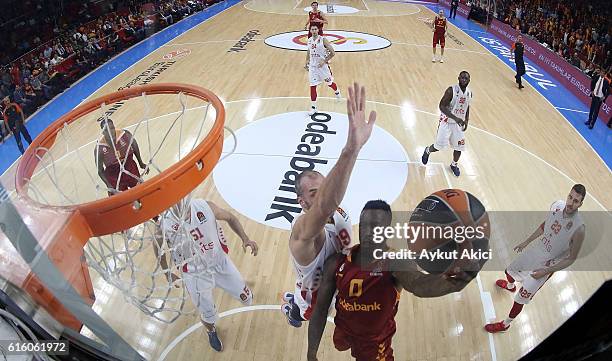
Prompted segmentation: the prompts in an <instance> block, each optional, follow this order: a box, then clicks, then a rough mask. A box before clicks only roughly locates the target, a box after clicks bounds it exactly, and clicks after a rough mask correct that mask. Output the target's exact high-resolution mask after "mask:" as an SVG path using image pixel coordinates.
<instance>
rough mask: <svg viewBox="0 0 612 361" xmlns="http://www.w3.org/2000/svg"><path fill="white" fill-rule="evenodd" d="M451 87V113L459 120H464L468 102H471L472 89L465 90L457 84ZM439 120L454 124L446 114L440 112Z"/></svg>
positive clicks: (468, 105)
mask: <svg viewBox="0 0 612 361" xmlns="http://www.w3.org/2000/svg"><path fill="white" fill-rule="evenodd" d="M452 88H453V99H452V100H451V102H450V108H451V113H452V114H453V115H455V116H456V117H458V118H459V119H461V120H465V115H466V114H467V111H468V108H469V107H470V103H471V102H472V91H471V90H470V88H465V92H464V91H463V90H461V87H460V86H459V84H455V85H453V86H452ZM440 121H441V122H448V123H449V124H455V123H456V122H455V121H454V120H452V119H449V118H448V117H447V116H446V115H444V114H440Z"/></svg>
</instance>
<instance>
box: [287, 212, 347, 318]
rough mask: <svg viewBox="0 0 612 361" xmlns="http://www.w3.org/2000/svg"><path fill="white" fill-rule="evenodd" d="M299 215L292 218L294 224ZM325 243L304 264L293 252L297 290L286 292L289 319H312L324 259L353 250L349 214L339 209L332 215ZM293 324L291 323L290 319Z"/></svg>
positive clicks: (325, 227) (326, 231) (326, 227)
mask: <svg viewBox="0 0 612 361" xmlns="http://www.w3.org/2000/svg"><path fill="white" fill-rule="evenodd" d="M299 217H300V216H298V217H296V218H295V219H294V220H293V224H295V222H296V221H297V219H299ZM324 231H325V242H324V243H323V248H321V250H320V251H319V253H317V255H316V257H315V259H314V260H313V261H312V262H310V263H309V264H308V265H305V266H303V265H301V264H300V263H299V262H297V261H296V259H295V257H293V255H291V261H292V263H293V269H294V270H295V272H296V275H297V279H296V281H295V293H287V294H285V295H284V296H283V298H284V300H285V301H287V303H288V304H289V307H291V309H290V311H289V312H290V321H291V320H299V321H305V320H309V319H310V315H311V314H312V310H313V307H312V305H314V303H315V302H316V300H317V290H318V289H319V285H320V283H321V277H322V276H323V266H324V264H325V261H326V260H327V259H328V258H329V257H330V256H333V255H334V254H336V253H340V252H343V251H346V250H348V249H350V246H351V239H352V233H353V232H352V229H351V220H350V218H349V216H348V214H347V213H346V212H345V211H344V210H343V209H342V208H338V209H337V210H336V211H335V212H334V214H333V215H332V216H331V217H329V220H328V221H327V224H325V226H324ZM290 324H291V322H290Z"/></svg>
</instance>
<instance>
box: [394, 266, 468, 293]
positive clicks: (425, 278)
mask: <svg viewBox="0 0 612 361" xmlns="http://www.w3.org/2000/svg"><path fill="white" fill-rule="evenodd" d="M400 262H401V264H400ZM395 264H396V266H395V267H397V268H396V269H398V268H400V267H401V268H402V269H404V270H402V271H395V272H393V277H395V279H396V282H397V284H398V285H399V286H401V287H402V288H403V289H404V290H406V291H408V292H410V293H412V294H414V295H415V296H417V297H423V298H428V297H440V296H444V295H447V294H449V293H453V292H459V291H461V290H463V289H464V288H465V286H467V285H468V284H469V283H470V281H471V280H472V279H473V278H474V277H475V276H476V273H474V274H473V275H469V274H467V273H465V272H463V271H461V272H457V273H454V274H452V275H450V274H426V273H423V272H420V271H419V270H418V269H417V267H416V264H414V262H412V261H406V260H402V261H399V260H398V261H396V262H395Z"/></svg>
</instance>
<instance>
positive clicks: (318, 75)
mask: <svg viewBox="0 0 612 361" xmlns="http://www.w3.org/2000/svg"><path fill="white" fill-rule="evenodd" d="M308 79H309V80H310V86H317V85H319V84H321V83H325V84H327V85H331V83H333V81H334V77H333V76H332V72H331V69H330V67H329V64H323V66H322V67H320V68H319V67H317V66H315V65H310V66H309V67H308Z"/></svg>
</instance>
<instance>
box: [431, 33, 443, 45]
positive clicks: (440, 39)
mask: <svg viewBox="0 0 612 361" xmlns="http://www.w3.org/2000/svg"><path fill="white" fill-rule="evenodd" d="M445 43H446V38H445V36H444V34H437V33H434V36H433V47H434V48H435V47H436V45H438V44H440V46H441V47H444V45H445Z"/></svg>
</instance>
